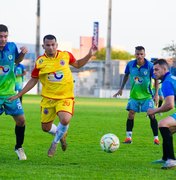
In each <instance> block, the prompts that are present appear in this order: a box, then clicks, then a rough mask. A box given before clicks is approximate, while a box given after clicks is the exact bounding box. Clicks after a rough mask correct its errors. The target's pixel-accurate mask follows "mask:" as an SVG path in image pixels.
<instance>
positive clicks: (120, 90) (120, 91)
mask: <svg viewBox="0 0 176 180" xmlns="http://www.w3.org/2000/svg"><path fill="white" fill-rule="evenodd" d="M117 96H122V89H119V91H118V92H117V93H115V94H114V95H113V97H117Z"/></svg>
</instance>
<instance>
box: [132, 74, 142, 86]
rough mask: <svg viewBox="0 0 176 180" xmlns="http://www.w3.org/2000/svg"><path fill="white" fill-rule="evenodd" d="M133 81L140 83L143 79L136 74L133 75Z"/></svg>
mask: <svg viewBox="0 0 176 180" xmlns="http://www.w3.org/2000/svg"><path fill="white" fill-rule="evenodd" d="M134 82H135V84H142V82H143V79H142V78H140V77H138V76H135V77H134Z"/></svg>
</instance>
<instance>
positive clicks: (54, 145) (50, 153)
mask: <svg viewBox="0 0 176 180" xmlns="http://www.w3.org/2000/svg"><path fill="white" fill-rule="evenodd" d="M56 149H57V143H55V142H52V144H51V146H50V148H49V150H48V157H53V156H54V154H55V152H56Z"/></svg>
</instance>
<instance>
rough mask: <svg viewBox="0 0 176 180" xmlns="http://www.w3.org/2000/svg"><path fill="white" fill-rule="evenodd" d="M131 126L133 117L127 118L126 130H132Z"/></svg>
mask: <svg viewBox="0 0 176 180" xmlns="http://www.w3.org/2000/svg"><path fill="white" fill-rule="evenodd" d="M133 126H134V119H127V122H126V131H132V129H133Z"/></svg>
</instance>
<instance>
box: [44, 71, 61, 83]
mask: <svg viewBox="0 0 176 180" xmlns="http://www.w3.org/2000/svg"><path fill="white" fill-rule="evenodd" d="M63 77H64V75H63V72H62V71H57V72H53V73H49V74H48V80H49V81H52V82H58V81H61V80H62V79H63Z"/></svg>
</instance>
